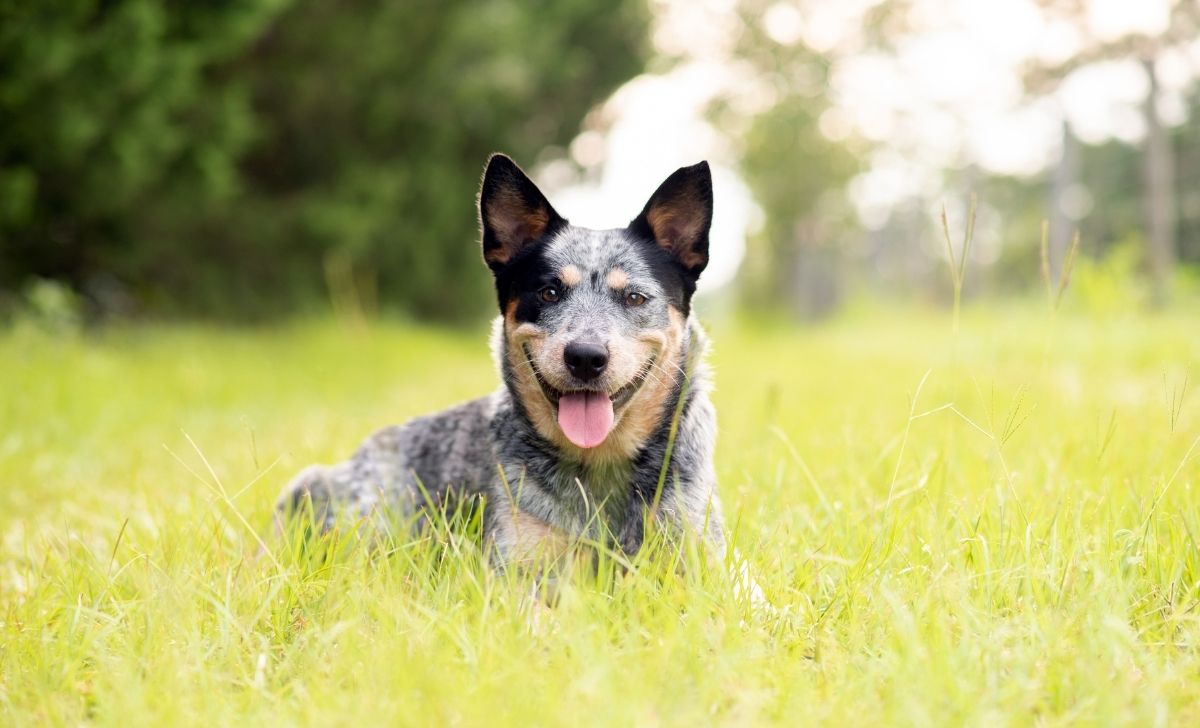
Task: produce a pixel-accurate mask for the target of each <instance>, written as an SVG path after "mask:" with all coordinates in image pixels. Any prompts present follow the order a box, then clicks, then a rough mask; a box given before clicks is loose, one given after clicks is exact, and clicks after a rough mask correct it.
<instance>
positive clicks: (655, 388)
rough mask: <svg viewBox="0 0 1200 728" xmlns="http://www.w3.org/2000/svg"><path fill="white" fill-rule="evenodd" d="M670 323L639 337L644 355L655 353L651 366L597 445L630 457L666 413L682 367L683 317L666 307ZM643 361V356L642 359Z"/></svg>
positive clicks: (648, 355) (652, 432) (647, 356)
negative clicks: (664, 327)
mask: <svg viewBox="0 0 1200 728" xmlns="http://www.w3.org/2000/svg"><path fill="white" fill-rule="evenodd" d="M668 315H669V317H670V322H669V323H668V325H667V328H666V329H665V330H663V331H654V332H647V333H645V334H644V335H642V336H640V337H639V341H640V343H641V344H642V346H641V347H639V348H641V349H642V350H643V351H644V352H645V357H646V358H649V357H650V356H653V355H655V354H656V353H657V356H656V358H655V363H654V366H653V367H651V369H650V373H649V375H648V376H647V377H646V382H645V384H643V385H642V388H641V389H639V390H638V392H637V393H636V394H635V395H634V396H633V398H632V399H630V400H629V402H628V403H627V404H626V405H625V407H624V409H623V411H622V413H621V418H620V420H619V421H618V422H617V425H616V427H615V428H614V429H613V432H612V434H610V435H609V436H608V439H607V440H605V441H604V444H603V445H601V447H605V448H608V447H611V448H612V449H613V451H614V452H616V453H621V454H623V455H624V456H625V457H632V456H633V455H634V454H635V453H637V451H638V450H640V449H641V447H642V445H643V444H645V442H646V440H647V438H649V437H650V436H651V435H652V434H654V430H655V429H656V428H657V427H658V425H659V423H660V422H662V419H663V417H664V416H666V405H667V400H668V399H669V398H670V396H671V391H672V390H673V389H674V387H675V382H676V381H678V379H679V377H680V376H682V374H681V373H680V369H681V368H682V367H684V366H685V364H684V362H683V361H682V357H681V353H682V349H683V336H684V330H685V325H684V318H683V314H681V313H680V312H679V311H677V310H675V309H674V308H670V309H668ZM643 361H644V359H643Z"/></svg>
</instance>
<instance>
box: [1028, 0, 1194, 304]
mask: <svg viewBox="0 0 1200 728" xmlns="http://www.w3.org/2000/svg"><path fill="white" fill-rule="evenodd" d="M1038 5H1039V6H1040V7H1041V9H1042V12H1043V14H1044V15H1045V17H1047V18H1048V19H1051V20H1054V21H1057V22H1060V23H1066V24H1068V25H1069V26H1070V27H1072V28H1073V29H1074V30H1075V32H1076V34H1077V35H1078V37H1080V38H1083V39H1084V43H1085V45H1084V48H1083V50H1082V51H1080V52H1078V53H1075V54H1073V55H1072V56H1071V58H1070V59H1068V60H1067V61H1065V62H1062V63H1055V64H1046V63H1034V64H1031V65H1030V68H1029V69H1028V70H1027V73H1026V76H1025V85H1026V88H1027V89H1028V90H1029V91H1030V92H1032V93H1034V94H1039V95H1041V94H1047V93H1051V92H1053V91H1054V90H1056V89H1057V87H1058V85H1059V84H1061V83H1062V81H1063V80H1065V79H1066V78H1067V77H1068V76H1069V75H1070V74H1071V73H1073V72H1074V71H1076V70H1078V69H1080V68H1083V67H1085V66H1088V65H1091V64H1094V63H1097V62H1102V61H1111V60H1119V59H1134V60H1137V61H1139V62H1140V63H1141V64H1142V67H1143V69H1144V70H1145V73H1146V78H1147V80H1148V81H1149V85H1148V93H1147V95H1146V101H1145V103H1144V104H1143V105H1142V119H1143V121H1144V122H1145V126H1146V134H1145V141H1144V143H1143V147H1142V169H1141V179H1142V204H1143V211H1144V220H1145V230H1146V241H1147V251H1146V252H1147V255H1146V258H1147V261H1148V262H1149V267H1150V273H1151V279H1152V283H1153V288H1152V290H1153V294H1154V299H1155V302H1156V303H1159V304H1161V303H1163V302H1165V301H1166V299H1167V297H1168V295H1169V285H1170V279H1171V274H1172V270H1173V268H1174V265H1175V260H1176V257H1177V238H1176V235H1177V219H1176V211H1175V202H1176V191H1175V169H1174V160H1175V153H1174V151H1173V150H1172V149H1171V142H1170V134H1169V132H1168V131H1167V129H1166V128H1165V127H1164V125H1163V123H1162V119H1161V118H1160V116H1159V112H1158V103H1159V82H1158V73H1157V70H1156V69H1157V65H1158V61H1159V59H1160V58H1161V57H1162V55H1163V54H1164V53H1166V52H1168V51H1172V50H1181V49H1182V50H1186V49H1187V48H1188V47H1189V46H1190V45H1191V44H1192V43H1193V42H1194V41H1195V39H1196V37H1197V35H1200V3H1197V2H1195V0H1172V2H1171V8H1170V17H1169V20H1168V22H1167V24H1166V27H1165V28H1164V30H1163V31H1162V32H1160V33H1156V34H1147V33H1142V32H1131V33H1127V34H1125V35H1122V36H1120V37H1117V38H1113V39H1107V40H1102V39H1099V38H1096V37H1093V36H1092V34H1091V33H1090V32H1089V29H1088V22H1087V16H1088V7H1087V4H1086V3H1085V2H1082V1H1081V0H1038ZM1055 206H1056V207H1057V206H1058V205H1057V203H1056V205H1055ZM1058 242H1060V243H1061V242H1065V241H1058Z"/></svg>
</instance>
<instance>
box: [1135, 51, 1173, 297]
mask: <svg viewBox="0 0 1200 728" xmlns="http://www.w3.org/2000/svg"><path fill="white" fill-rule="evenodd" d="M1142 66H1143V68H1145V69H1146V76H1147V77H1148V78H1149V80H1150V93H1148V94H1147V95H1146V103H1145V105H1144V107H1143V114H1144V116H1145V120H1146V143H1145V150H1144V154H1143V155H1142V191H1143V195H1144V206H1145V215H1146V233H1147V235H1148V236H1149V245H1150V249H1149V251H1148V252H1149V259H1150V276H1151V281H1152V283H1153V286H1154V288H1153V295H1154V303H1155V305H1162V304H1164V303H1166V301H1167V298H1168V295H1169V293H1170V283H1171V273H1172V271H1173V270H1174V267H1175V158H1174V156H1173V155H1172V150H1171V139H1170V136H1169V135H1168V134H1167V130H1166V129H1164V128H1163V125H1162V119H1160V118H1159V116H1158V105H1157V101H1158V77H1157V76H1156V74H1155V72H1154V70H1155V68H1154V67H1155V63H1154V58H1152V57H1148V58H1144V59H1143V60H1142Z"/></svg>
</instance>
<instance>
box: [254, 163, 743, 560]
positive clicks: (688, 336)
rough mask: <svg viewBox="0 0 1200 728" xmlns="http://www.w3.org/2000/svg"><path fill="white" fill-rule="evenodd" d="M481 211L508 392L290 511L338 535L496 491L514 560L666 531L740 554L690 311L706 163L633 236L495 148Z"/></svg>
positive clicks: (355, 463) (439, 421)
mask: <svg viewBox="0 0 1200 728" xmlns="http://www.w3.org/2000/svg"><path fill="white" fill-rule="evenodd" d="M478 212H479V223H480V227H481V229H482V247H483V259H484V261H485V262H486V264H487V266H488V268H489V269H490V270H491V272H492V275H493V277H494V280H495V289H496V296H497V302H498V304H499V312H500V315H499V316H498V317H497V319H496V321H495V324H494V327H493V335H492V351H493V356H494V358H495V359H496V362H497V365H498V368H499V371H500V377H501V380H502V385H501V386H500V388H499V389H498V390H496V391H495V392H494V393H493V394H491V395H490V396H487V397H483V398H481V399H476V400H474V401H471V402H468V403H466V404H462V405H459V406H457V407H453V408H451V409H448V410H445V411H443V412H440V413H438V414H434V415H430V416H426V417H419V418H417V419H414V420H411V421H409V422H408V423H407V424H404V425H400V426H392V427H387V428H385V429H382V430H380V431H378V432H376V433H375V434H373V435H371V436H370V437H369V438H367V440H366V441H365V442H364V443H363V444H362V445H361V446H360V447H359V449H358V450H357V452H355V453H354V455H353V456H352V457H351V458H350V459H349V460H346V461H345V462H342V463H340V464H337V465H332V466H310V467H309V468H307V469H305V470H303V471H302V472H301V473H300V474H299V475H297V476H296V477H295V478H294V479H293V480H292V482H291V483H290V484H288V485H287V487H286V488H285V489H284V491H283V493H282V494H281V496H280V498H279V501H278V504H277V513H279V514H280V515H281V516H287V515H288V514H295V513H296V512H297V511H299V510H301V509H303V508H307V509H309V511H308V512H309V513H310V516H311V517H313V518H314V519H315V521H316V524H317V525H318V526H319V528H321V529H323V530H327V529H331V528H333V527H334V526H335V524H336V523H338V521H339V520H340V519H342V518H346V517H349V518H351V519H362V518H368V517H372V516H373V515H377V514H381V513H383V514H389V515H392V516H397V517H399V518H401V519H405V518H410V519H412V522H415V521H417V520H420V519H421V518H422V516H423V515H424V516H428V515H429V509H434V508H438V507H441V506H442V505H444V504H445V503H447V502H448V501H449V499H450V498H451V497H452V496H468V497H482V500H483V502H484V504H485V505H484V510H483V534H484V541H485V544H486V545H487V547H488V549H489V555H490V559H491V560H492V562H493V563H494V564H495V565H496V566H497V567H500V568H504V567H506V566H508V565H511V564H522V563H527V562H529V561H531V560H533V559H536V558H541V557H544V556H545V555H546V554H551V555H555V554H561V553H564V552H565V550H566V549H569V548H570V547H571V545H572V544H574V543H578V542H580V540H582V539H591V540H594V541H599V542H602V543H605V544H608V545H611V546H612V547H615V548H617V549H620V550H621V551H623V552H624V553H626V554H634V553H636V552H637V551H639V550H640V549H641V548H642V546H643V542H644V541H645V540H646V538H647V533H646V526H647V524H648V523H649V522H651V521H653V522H654V524H655V526H656V527H662V528H665V529H666V532H667V533H677V534H682V533H684V532H687V533H692V534H696V535H698V536H700V538H701V539H702V542H704V543H707V544H708V545H709V546H711V548H712V549H713V551H712V553H714V554H715V555H716V556H717V557H720V556H723V555H724V552H725V542H724V540H725V539H724V533H723V526H722V519H721V508H720V502H719V500H718V498H717V492H716V487H717V482H716V475H715V472H714V468H713V446H714V441H715V438H716V414H715V411H714V409H713V406H712V404H711V402H710V400H709V396H708V394H709V384H708V381H709V372H708V369H707V366H706V364H705V361H704V355H705V349H706V346H707V344H706V338H705V334H704V332H703V330H702V329H701V327H700V325H699V324H698V323H697V322H696V319H695V317H694V316H693V315H692V313H691V310H692V309H691V304H692V297H693V294H694V293H695V290H696V282H697V280H698V279H699V277H700V274H701V273H702V272H703V271H704V268H705V266H706V265H707V264H708V248H709V229H710V227H711V224H712V213H713V193H712V176H711V172H710V171H709V167H708V164H707V162H700V163H699V164H696V165H693V166H690V167H683V168H680V169H678V170H677V171H675V172H674V173H673V174H671V175H670V176H669V177H667V179H666V180H665V181H664V182H663V183H662V184H661V185H660V186H659V187H658V189H657V190H656V191H655V192H654V194H653V195H651V197H650V199H649V201H648V202H647V203H646V205H645V207H644V209H643V210H642V211H641V213H640V214H638V216H637V217H635V218H634V219H633V221H632V222H630V223H629V224H628V225H627V226H625V227H624V228H619V229H613V230H592V229H587V228H582V227H577V226H575V225H572V224H571V223H569V222H568V221H567V220H566V219H565V218H563V217H562V216H561V215H559V214H558V213H557V212H556V211H555V210H554V208H553V207H551V205H550V202H549V201H548V200H547V199H546V197H545V195H543V194H542V192H541V190H539V189H538V187H537V186H536V185H535V184H534V183H533V181H532V180H530V178H529V177H528V176H527V175H526V174H525V173H524V172H523V171H522V170H521V169H520V167H518V166H517V164H516V163H515V162H513V160H512V159H510V158H509V157H507V156H504V155H503V154H494V155H492V156H491V157H490V158H489V159H488V162H487V165H486V168H485V170H484V174H483V181H482V184H481V187H480V192H479V198H478ZM594 541H593V542H594Z"/></svg>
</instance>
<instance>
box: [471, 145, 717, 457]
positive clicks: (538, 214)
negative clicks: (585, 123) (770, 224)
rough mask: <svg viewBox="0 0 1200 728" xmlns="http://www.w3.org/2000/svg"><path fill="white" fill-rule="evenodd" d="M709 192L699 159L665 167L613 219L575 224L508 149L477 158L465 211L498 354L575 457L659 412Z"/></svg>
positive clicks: (675, 372)
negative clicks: (627, 214) (643, 198)
mask: <svg viewBox="0 0 1200 728" xmlns="http://www.w3.org/2000/svg"><path fill="white" fill-rule="evenodd" d="M712 204H713V199H712V177H711V175H710V173H709V169H708V164H707V163H706V162H700V163H699V164H696V165H693V166H691V167H683V168H681V169H679V170H677V171H676V172H675V173H674V174H672V175H671V176H670V177H668V178H667V179H666V181H665V182H663V183H662V185H661V186H660V187H659V188H658V190H657V191H656V192H655V193H654V194H653V195H651V197H650V201H649V202H647V203H646V206H645V208H644V209H643V210H642V212H641V214H639V215H638V216H637V217H636V218H634V219H633V221H632V222H631V223H629V225H627V226H626V227H624V228H619V229H615V230H589V229H586V228H580V227H576V226H573V225H571V224H570V223H568V222H567V221H566V220H565V219H564V218H563V217H561V216H560V215H559V214H558V213H557V212H555V210H554V208H553V207H551V205H550V203H549V201H547V200H546V197H545V196H544V195H543V194H542V193H541V191H540V190H539V189H538V188H537V186H536V185H534V183H533V182H532V181H531V180H530V179H529V177H527V176H526V175H525V173H524V172H522V171H521V169H520V168H519V167H518V166H517V165H516V164H515V163H514V162H513V161H512V160H511V159H509V158H508V157H506V156H504V155H501V154H496V155H493V156H492V158H491V159H490V160H488V165H487V169H486V171H485V172H484V175H483V186H482V188H481V190H480V194H479V215H480V222H481V226H482V228H483V257H484V260H485V261H486V262H487V264H488V267H489V268H491V270H492V273H493V275H494V276H495V280H496V293H497V295H498V298H499V303H500V311H501V314H502V316H503V330H502V331H501V336H502V339H501V341H500V351H499V354H500V356H501V357H502V363H503V366H504V370H505V375H506V378H507V380H508V381H507V384H508V386H509V388H510V389H511V391H512V392H513V394H514V395H515V396H516V398H517V399H518V401H519V402H520V404H521V406H522V407H523V408H524V409H525V411H526V413H527V414H528V415H529V417H530V419H531V421H532V422H533V423H534V426H535V427H537V429H538V431H539V432H540V433H541V434H542V435H543V436H544V437H546V438H547V439H549V440H551V441H552V442H555V443H556V444H558V445H560V446H561V447H563V448H566V449H569V450H574V451H576V452H577V454H578V455H580V456H581V457H605V456H609V455H611V456H614V457H629V456H631V455H633V454H634V453H635V452H636V451H637V450H638V449H639V448H640V446H641V444H642V442H644V440H645V438H647V437H648V436H649V435H650V434H651V432H652V430H653V428H654V427H655V426H656V425H657V423H658V422H660V421H661V416H662V411H663V408H664V406H665V403H666V402H667V401H668V399H669V398H670V393H671V392H672V391H673V389H674V387H675V384H676V382H677V381H678V378H679V376H680V375H681V372H682V369H681V368H682V366H683V362H682V361H681V358H682V357H681V355H680V354H681V351H682V350H683V348H684V346H685V342H684V337H685V330H686V319H687V316H688V312H689V310H690V308H691V299H692V294H693V292H694V291H695V290H696V281H697V279H698V278H699V276H700V273H701V271H703V270H704V267H705V265H707V263H708V231H709V226H710V224H711V222H712Z"/></svg>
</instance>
